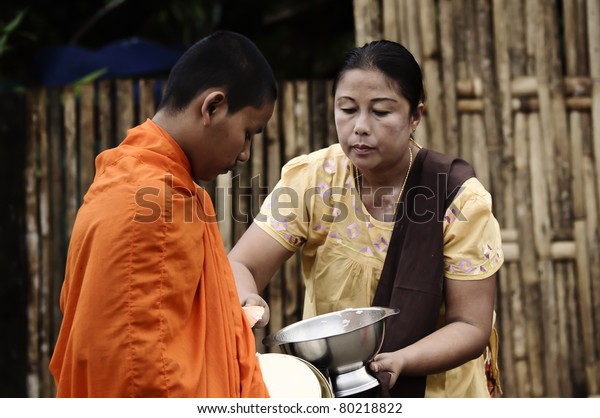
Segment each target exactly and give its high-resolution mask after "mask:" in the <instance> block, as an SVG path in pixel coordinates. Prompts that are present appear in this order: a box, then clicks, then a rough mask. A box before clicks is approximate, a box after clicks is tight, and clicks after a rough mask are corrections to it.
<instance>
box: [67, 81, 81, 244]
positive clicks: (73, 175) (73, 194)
mask: <svg viewBox="0 0 600 418" xmlns="http://www.w3.org/2000/svg"><path fill="white" fill-rule="evenodd" d="M63 96H64V99H63V101H64V127H65V197H66V199H65V200H66V202H67V203H66V240H67V242H68V241H70V239H71V231H72V229H73V223H74V222H75V214H76V213H77V209H78V207H79V193H78V190H77V173H78V169H77V132H76V129H77V126H76V123H75V122H76V110H75V93H74V91H73V87H72V86H67V87H65V89H64V90H63Z"/></svg>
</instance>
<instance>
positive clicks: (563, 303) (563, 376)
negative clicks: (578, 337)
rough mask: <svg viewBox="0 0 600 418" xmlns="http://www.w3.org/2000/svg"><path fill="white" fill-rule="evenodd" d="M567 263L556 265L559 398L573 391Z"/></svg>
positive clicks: (556, 370)
mask: <svg viewBox="0 0 600 418" xmlns="http://www.w3.org/2000/svg"><path fill="white" fill-rule="evenodd" d="M566 264H567V263H566V262H556V263H555V281H556V283H557V286H556V301H557V306H556V315H557V329H558V334H557V338H558V341H557V345H558V352H557V361H558V363H557V364H559V365H560V366H559V367H555V368H554V369H553V370H554V371H555V372H556V373H557V378H558V382H559V385H558V386H559V388H558V389H559V390H558V393H559V396H560V397H568V398H570V397H572V396H573V390H572V388H571V385H570V381H569V379H570V376H569V375H570V373H569V367H568V365H569V351H570V345H569V338H568V337H569V328H568V323H569V320H570V319H571V318H570V317H569V316H568V315H567V297H568V288H567V286H568V284H567V283H568V273H567V268H566Z"/></svg>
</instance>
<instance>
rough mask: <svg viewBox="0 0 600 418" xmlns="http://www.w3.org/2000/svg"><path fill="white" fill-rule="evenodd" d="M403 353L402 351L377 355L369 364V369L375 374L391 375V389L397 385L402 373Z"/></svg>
mask: <svg viewBox="0 0 600 418" xmlns="http://www.w3.org/2000/svg"><path fill="white" fill-rule="evenodd" d="M402 364H403V359H402V353H401V350H398V351H394V352H392V353H380V354H377V355H376V356H375V357H374V358H373V360H371V362H370V363H369V368H370V369H371V370H372V371H374V372H375V373H384V372H387V373H389V375H390V384H389V387H390V389H391V388H393V387H394V385H395V384H396V380H398V376H400V373H401V372H402Z"/></svg>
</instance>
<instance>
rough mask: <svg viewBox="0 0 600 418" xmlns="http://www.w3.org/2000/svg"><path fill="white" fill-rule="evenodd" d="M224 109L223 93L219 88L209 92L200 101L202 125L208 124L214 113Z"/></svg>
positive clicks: (225, 106)
mask: <svg viewBox="0 0 600 418" xmlns="http://www.w3.org/2000/svg"><path fill="white" fill-rule="evenodd" d="M226 111H227V104H226V102H225V93H224V92H222V91H221V90H215V91H213V92H210V93H209V94H208V95H207V96H206V98H205V99H204V101H203V102H202V108H201V112H202V121H203V123H204V126H208V125H210V123H211V121H212V119H213V118H214V116H215V114H217V113H218V112H226Z"/></svg>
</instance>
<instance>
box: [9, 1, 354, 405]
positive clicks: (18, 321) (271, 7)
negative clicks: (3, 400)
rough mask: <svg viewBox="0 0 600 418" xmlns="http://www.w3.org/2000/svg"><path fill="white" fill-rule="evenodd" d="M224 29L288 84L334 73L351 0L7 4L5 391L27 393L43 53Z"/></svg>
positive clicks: (172, 42) (177, 43)
mask: <svg viewBox="0 0 600 418" xmlns="http://www.w3.org/2000/svg"><path fill="white" fill-rule="evenodd" d="M218 29H228V30H233V31H236V32H240V33H242V34H244V35H246V36H248V37H249V38H250V39H252V40H253V41H254V42H255V43H256V44H257V45H258V46H259V48H260V49H261V50H262V51H263V53H264V54H265V56H266V57H267V59H268V60H269V61H270V63H271V65H272V67H273V70H274V72H275V74H276V76H277V78H278V79H280V80H290V79H296V78H331V77H332V76H333V75H334V73H335V71H336V68H337V66H338V65H339V64H340V63H341V60H342V58H343V53H344V52H345V51H346V50H348V49H349V48H351V47H352V46H354V19H353V9H352V0H304V1H297V0H265V1H260V0H256V1H242V0H220V1H219V0H213V1H209V0H167V1H165V0H106V1H89V0H80V1H46V0H37V1H36V0H30V1H12V2H4V4H3V5H2V9H1V10H0V175H1V177H0V178H1V179H2V180H3V181H4V188H3V191H2V201H1V204H0V335H2V339H3V341H4V343H3V344H0V376H2V379H0V396H1V397H26V396H27V386H26V376H27V367H28V365H27V338H28V332H27V298H28V286H27V284H28V267H27V266H28V264H27V253H26V244H25V240H26V229H25V179H24V172H25V151H26V150H25V146H26V144H25V138H26V133H27V124H26V113H25V111H26V110H25V109H26V108H25V98H24V95H23V92H26V91H27V90H28V89H32V88H37V87H40V86H42V81H41V80H42V73H43V68H44V67H43V63H41V64H40V63H37V62H36V57H38V56H39V54H40V51H42V50H43V49H44V48H46V47H49V46H66V45H74V46H79V47H84V48H89V49H91V50H94V49H98V48H102V47H103V46H105V45H107V44H110V43H113V42H117V41H120V40H126V39H130V38H143V39H147V40H151V41H153V42H157V43H159V44H160V45H163V46H165V47H176V48H187V47H188V46H190V45H191V44H193V43H194V42H195V41H196V40H198V39H200V38H201V37H203V36H205V35H207V34H209V33H210V32H213V31H215V30H218Z"/></svg>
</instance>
